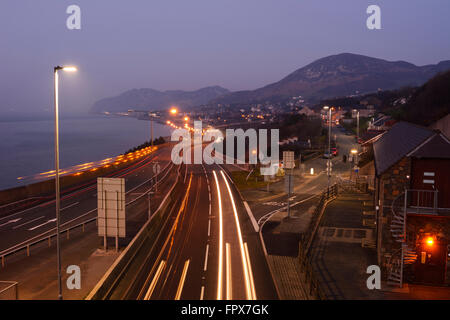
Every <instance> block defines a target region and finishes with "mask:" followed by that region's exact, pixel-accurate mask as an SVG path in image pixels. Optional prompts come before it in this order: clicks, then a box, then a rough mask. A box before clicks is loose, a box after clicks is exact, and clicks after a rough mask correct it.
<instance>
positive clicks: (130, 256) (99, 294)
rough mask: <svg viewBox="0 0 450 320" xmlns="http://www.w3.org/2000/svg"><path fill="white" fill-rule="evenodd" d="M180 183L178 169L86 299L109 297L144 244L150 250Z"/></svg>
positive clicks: (164, 221)
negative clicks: (155, 206)
mask: <svg viewBox="0 0 450 320" xmlns="http://www.w3.org/2000/svg"><path fill="white" fill-rule="evenodd" d="M179 169H180V167H179ZM182 184H183V179H181V178H180V170H179V171H178V175H177V180H176V181H175V183H174V185H173V186H172V188H171V189H170V191H169V192H168V193H167V195H166V197H165V198H164V200H163V202H162V203H161V204H160V206H159V208H158V209H157V210H156V212H155V213H154V214H153V215H152V217H151V218H150V220H148V221H147V222H146V223H145V224H144V226H143V227H142V228H141V230H140V231H139V232H138V234H137V235H136V236H135V237H134V238H133V240H132V241H131V242H130V244H129V245H128V246H127V247H126V248H125V250H124V251H123V252H122V253H121V254H120V256H119V257H118V258H117V259H116V261H115V262H114V263H113V265H112V266H111V267H110V268H109V269H108V271H107V272H106V273H105V275H104V276H103V277H102V279H100V281H99V282H98V283H97V285H96V286H95V287H94V288H93V289H92V291H91V292H90V293H89V294H88V296H87V297H86V300H105V299H108V298H110V297H111V295H112V294H113V291H114V290H115V289H116V287H117V286H118V284H119V282H120V281H121V280H122V279H123V277H124V276H125V274H126V272H127V271H128V270H129V268H130V267H131V266H132V265H133V264H132V262H133V261H134V259H135V258H136V257H137V255H138V253H139V252H142V248H144V246H145V245H150V248H144V249H148V252H150V251H152V248H153V246H154V245H155V243H156V242H157V240H158V238H159V235H160V231H161V230H162V227H161V226H162V225H163V224H165V223H167V221H168V218H169V216H165V214H164V213H165V211H166V210H167V208H168V207H169V204H170V202H171V201H170V200H174V198H173V194H174V189H175V188H176V187H179V186H180V185H182ZM168 200H169V201H168ZM149 239H151V240H152V241H148V240H149Z"/></svg>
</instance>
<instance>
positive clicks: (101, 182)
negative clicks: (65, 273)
mask: <svg viewBox="0 0 450 320" xmlns="http://www.w3.org/2000/svg"><path fill="white" fill-rule="evenodd" d="M97 214H98V224H97V225H98V235H99V236H103V237H104V245H105V249H106V237H115V238H116V249H118V247H119V244H118V242H119V240H118V238H119V237H121V238H124V237H125V235H126V227H125V226H126V223H125V222H126V220H125V179H124V178H97Z"/></svg>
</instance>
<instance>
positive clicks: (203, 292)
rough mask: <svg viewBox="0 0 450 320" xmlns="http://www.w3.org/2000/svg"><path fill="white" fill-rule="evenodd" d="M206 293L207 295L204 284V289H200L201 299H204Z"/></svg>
mask: <svg viewBox="0 0 450 320" xmlns="http://www.w3.org/2000/svg"><path fill="white" fill-rule="evenodd" d="M204 295H205V286H202V289H201V290H200V300H203V296H204Z"/></svg>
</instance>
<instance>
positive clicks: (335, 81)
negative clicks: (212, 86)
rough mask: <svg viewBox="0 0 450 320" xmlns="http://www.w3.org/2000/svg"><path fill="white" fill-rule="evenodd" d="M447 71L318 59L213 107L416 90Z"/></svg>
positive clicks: (443, 65)
mask: <svg viewBox="0 0 450 320" xmlns="http://www.w3.org/2000/svg"><path fill="white" fill-rule="evenodd" d="M449 69H450V61H442V62H440V63H438V64H436V65H426V66H422V67H419V66H416V65H414V64H412V63H408V62H405V61H395V62H391V61H386V60H382V59H377V58H371V57H367V56H363V55H357V54H352V53H342V54H338V55H332V56H328V57H325V58H322V59H319V60H317V61H315V62H313V63H311V64H309V65H307V66H305V67H303V68H300V69H298V70H296V71H294V72H293V73H291V74H289V75H288V76H287V77H285V78H284V79H282V80H280V81H278V82H275V83H272V84H269V85H267V86H265V87H263V88H259V89H256V90H252V91H239V92H233V93H229V94H227V95H225V96H223V97H219V98H218V99H215V100H213V101H212V102H213V103H230V104H233V103H237V104H239V103H250V102H262V101H267V100H275V99H284V98H288V97H292V96H299V95H301V96H303V97H304V98H306V99H308V100H312V101H318V100H320V99H325V98H330V97H336V96H347V95H353V94H357V93H367V92H374V91H377V90H378V89H381V90H391V89H397V88H400V87H404V86H419V85H422V84H423V83H425V82H426V81H427V80H428V79H430V78H431V77H433V76H434V75H436V74H437V73H438V72H442V71H446V70H449Z"/></svg>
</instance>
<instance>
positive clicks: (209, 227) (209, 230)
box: [208, 219, 211, 237]
mask: <svg viewBox="0 0 450 320" xmlns="http://www.w3.org/2000/svg"><path fill="white" fill-rule="evenodd" d="M210 235H211V219H208V237H209V236H210Z"/></svg>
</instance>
